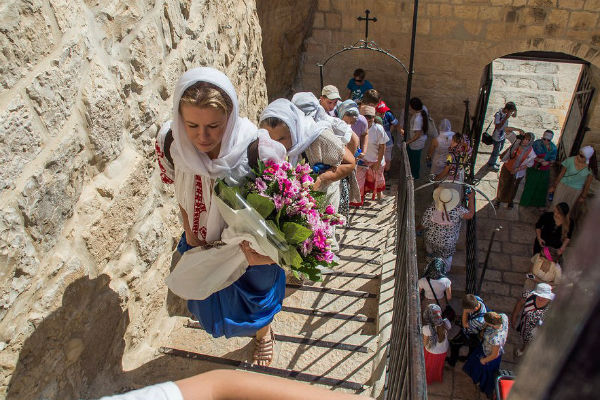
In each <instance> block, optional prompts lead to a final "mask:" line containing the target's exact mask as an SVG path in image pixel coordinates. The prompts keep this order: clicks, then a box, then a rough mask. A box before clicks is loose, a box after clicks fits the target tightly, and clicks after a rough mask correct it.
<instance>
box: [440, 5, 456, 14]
mask: <svg viewBox="0 0 600 400" xmlns="http://www.w3.org/2000/svg"><path fill="white" fill-rule="evenodd" d="M453 15H454V9H453V8H452V6H451V5H450V4H440V17H451V16H453Z"/></svg>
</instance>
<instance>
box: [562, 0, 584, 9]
mask: <svg viewBox="0 0 600 400" xmlns="http://www.w3.org/2000/svg"><path fill="white" fill-rule="evenodd" d="M584 3H585V0H559V1H558V6H559V7H560V8H566V9H568V10H581V9H582V8H583V5H584Z"/></svg>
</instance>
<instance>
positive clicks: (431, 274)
mask: <svg viewBox="0 0 600 400" xmlns="http://www.w3.org/2000/svg"><path fill="white" fill-rule="evenodd" d="M445 276H446V263H445V262H444V260H442V259H441V258H434V259H433V260H431V262H430V263H429V264H427V267H426V268H425V272H423V277H424V278H429V279H431V280H434V281H435V280H437V279H440V278H443V277H445Z"/></svg>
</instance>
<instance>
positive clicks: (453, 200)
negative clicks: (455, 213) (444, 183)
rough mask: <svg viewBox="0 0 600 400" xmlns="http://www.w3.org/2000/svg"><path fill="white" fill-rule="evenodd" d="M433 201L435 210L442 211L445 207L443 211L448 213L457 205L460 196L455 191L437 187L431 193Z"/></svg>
mask: <svg viewBox="0 0 600 400" xmlns="http://www.w3.org/2000/svg"><path fill="white" fill-rule="evenodd" d="M433 201H434V202H435V208H436V209H437V210H439V211H444V205H445V206H446V207H445V211H446V212H448V211H450V210H452V209H453V208H454V207H456V206H457V205H458V203H459V202H460V194H459V193H458V191H457V190H456V189H448V188H445V187H438V188H437V189H435V190H434V191H433Z"/></svg>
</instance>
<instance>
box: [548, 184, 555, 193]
mask: <svg viewBox="0 0 600 400" xmlns="http://www.w3.org/2000/svg"><path fill="white" fill-rule="evenodd" d="M555 190H556V186H554V185H552V186H550V189H548V193H554V191H555Z"/></svg>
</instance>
